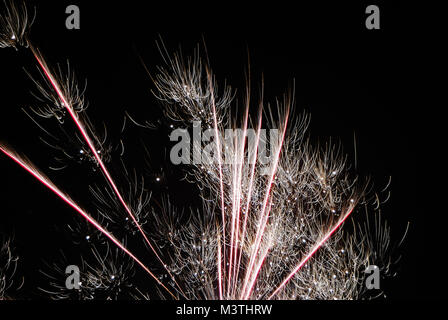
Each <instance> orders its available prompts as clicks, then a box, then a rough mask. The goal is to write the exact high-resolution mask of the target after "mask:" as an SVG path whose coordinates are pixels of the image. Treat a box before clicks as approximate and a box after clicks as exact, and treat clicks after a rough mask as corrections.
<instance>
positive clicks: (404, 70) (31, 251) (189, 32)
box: [0, 0, 439, 299]
mask: <svg viewBox="0 0 448 320" xmlns="http://www.w3.org/2000/svg"><path fill="white" fill-rule="evenodd" d="M33 2H34V3H36V9H37V17H36V21H35V25H34V26H33V28H32V33H31V39H32V40H33V41H34V43H35V45H36V46H38V47H39V48H40V49H41V51H42V53H43V54H44V55H45V57H46V58H47V59H48V62H49V63H51V64H52V65H55V64H57V63H62V64H64V63H65V62H66V60H67V59H68V60H69V61H70V65H71V66H72V67H73V69H74V70H75V72H76V74H77V75H78V76H79V78H80V79H82V78H87V79H88V87H87V91H86V97H87V99H88V101H89V105H90V106H89V109H88V113H89V115H90V116H91V117H92V119H93V120H94V121H96V122H97V123H99V124H101V123H102V122H105V123H106V124H107V126H108V128H109V130H110V132H111V133H110V134H111V137H112V139H113V137H114V135H116V134H119V128H120V125H121V121H122V118H123V114H124V111H125V110H128V111H129V112H131V113H132V114H134V115H136V117H137V118H138V119H142V120H143V119H153V120H154V119H158V117H160V111H159V110H158V107H157V106H156V104H155V99H154V98H153V97H152V94H151V92H150V89H151V86H152V83H151V81H150V79H149V78H148V76H147V74H146V73H145V70H144V68H143V66H142V64H141V62H140V58H139V57H141V59H142V60H143V61H144V62H145V64H146V65H147V66H148V68H149V69H150V70H152V69H153V68H154V67H155V66H157V65H158V64H159V63H160V62H161V59H160V55H159V53H158V49H157V46H156V43H155V42H156V40H158V39H159V38H160V37H161V38H162V39H163V41H164V42H165V44H166V46H167V48H168V50H169V51H170V52H172V51H174V50H176V49H177V48H178V47H179V46H181V48H182V49H183V50H184V51H185V52H186V53H189V52H191V50H192V49H193V48H194V47H195V46H196V45H197V44H198V43H199V44H201V45H202V41H203V40H204V41H205V44H206V46H207V52H208V56H209V59H210V64H211V66H212V68H213V71H214V73H215V74H216V76H217V79H218V81H221V82H222V81H224V80H226V81H227V82H228V83H229V84H230V85H232V86H233V87H235V88H243V87H244V72H245V70H246V67H247V55H248V52H249V56H250V64H251V72H252V83H254V84H255V86H258V85H259V83H260V82H261V77H262V76H263V78H264V81H265V89H266V91H265V96H266V98H267V100H270V101H273V100H274V98H275V97H277V96H281V95H282V94H283V92H284V91H285V90H286V89H288V88H290V87H291V84H292V83H293V80H294V81H295V93H296V112H297V113H299V112H301V111H303V110H306V111H307V112H309V113H310V114H311V127H310V130H311V131H310V133H311V136H312V139H314V141H326V139H328V138H330V137H331V138H332V139H334V141H341V142H342V144H343V146H344V150H345V151H346V152H347V153H348V154H349V157H350V158H349V159H350V161H353V136H354V134H355V135H356V140H357V164H358V168H357V171H358V172H359V173H360V175H362V176H369V177H371V179H372V181H374V182H375V187H376V188H377V189H381V188H382V186H384V185H385V184H386V183H387V181H388V178H389V176H392V184H391V186H390V191H391V199H390V201H389V202H388V203H387V204H386V205H385V206H384V208H383V213H384V214H385V217H386V218H387V219H388V221H390V223H391V226H392V227H393V228H392V236H393V237H394V238H395V239H398V240H399V239H400V238H401V235H402V234H403V231H404V229H405V227H406V224H407V223H408V222H410V230H409V233H408V238H407V240H406V242H405V244H404V247H403V249H402V260H401V262H400V263H399V264H398V266H397V268H398V269H397V270H398V275H397V277H396V278H395V279H394V280H393V281H390V283H388V288H387V295H388V297H390V298H392V299H419V298H434V297H438V296H439V291H437V290H438V289H437V285H435V284H434V281H433V280H432V279H431V278H428V275H426V276H422V270H421V268H422V263H421V261H422V259H426V256H427V255H431V253H432V251H431V250H435V249H430V248H431V247H432V244H433V243H436V242H437V239H435V235H434V232H431V231H430V230H431V228H432V222H429V221H428V220H427V215H426V214H425V213H423V212H422V209H423V207H422V206H421V204H420V203H419V195H418V186H417V179H416V175H415V173H416V171H417V167H416V153H418V149H417V148H416V145H415V136H416V134H415V121H416V118H415V110H413V109H412V108H411V107H410V105H409V104H408V103H407V101H408V99H409V97H410V95H412V93H411V92H409V90H408V87H407V82H408V79H409V78H408V77H409V75H410V73H412V68H413V66H414V64H415V63H416V62H415V60H414V59H413V57H412V56H411V55H410V54H409V50H410V44H409V42H408V40H409V35H408V33H407V31H406V28H405V27H404V26H403V24H402V21H403V19H404V13H403V10H402V9H403V6H402V4H400V2H396V3H395V4H394V5H392V4H388V5H383V6H381V30H371V31H369V30H367V29H366V28H365V26H364V19H365V16H366V15H365V13H364V10H365V6H364V5H363V4H359V3H358V4H352V5H349V4H344V5H336V4H333V5H326V4H323V3H318V4H316V5H315V6H305V5H298V6H294V7H292V6H291V5H290V4H286V3H280V2H278V3H273V4H257V5H253V6H247V7H244V8H243V7H242V6H241V5H238V4H230V3H222V4H219V5H217V4H213V6H212V5H211V4H208V5H200V4H198V3H191V4H189V3H185V2H184V3H183V4H182V5H181V6H179V5H177V4H175V3H171V2H170V3H166V4H165V5H155V4H152V3H151V4H147V5H143V4H141V2H144V1H126V2H121V3H117V4H115V3H114V4H112V3H109V2H106V1H104V2H101V4H99V3H98V1H95V3H96V5H93V4H92V1H79V0H77V1H65V0H64V1H58V2H57V4H55V3H53V2H52V1H31V2H30V3H33ZM68 4H78V5H79V7H80V9H81V29H80V30H67V29H66V28H65V18H66V14H65V7H66V6H67V5H68ZM23 68H25V69H26V70H28V71H30V72H32V73H33V74H34V75H35V76H38V73H37V71H36V68H35V65H34V63H33V60H32V57H31V55H30V54H29V52H28V51H26V50H23V49H20V50H19V52H15V51H14V50H12V49H8V50H7V49H4V50H1V51H0V70H1V72H0V79H1V80H0V82H1V83H2V85H1V86H0V97H1V108H2V113H1V116H0V140H2V141H7V142H8V143H9V144H10V145H12V146H14V148H15V149H17V150H20V151H21V152H23V153H25V154H27V155H28V157H29V158H31V159H32V160H33V162H35V163H36V164H37V165H38V166H39V167H41V168H45V167H47V166H48V163H49V161H50V156H51V154H50V153H51V150H50V149H48V148H46V147H44V146H43V144H42V143H41V142H40V141H39V139H38V136H39V130H38V129H37V128H36V127H35V126H34V124H33V123H32V122H31V121H30V120H29V119H28V118H27V117H26V115H25V114H24V113H23V112H22V111H21V108H22V107H25V108H26V107H28V106H30V105H31V106H32V105H35V104H36V100H35V99H34V98H33V97H32V95H31V94H30V91H31V89H32V90H33V91H35V90H34V87H33V84H32V82H31V81H29V79H28V78H27V76H26V74H25V73H24V72H23ZM239 92H240V93H241V92H242V91H241V90H240V91H239ZM117 132H118V133H117ZM148 139H149V140H147V141H146V142H145V143H146V144H147V145H150V146H151V148H152V149H151V150H156V152H154V155H152V156H151V158H152V159H153V158H155V159H153V160H154V161H155V165H154V170H153V171H152V172H150V174H151V175H157V174H158V173H157V172H158V170H159V169H158V167H159V166H160V165H159V166H158V161H159V162H160V161H161V160H160V159H159V160H157V158H158V157H157V154H161V152H163V148H164V146H165V145H164V144H163V143H161V142H160V139H159V138H158V137H157V136H156V137H155V138H154V137H152V138H151V137H148ZM137 140H138V139H136V140H133V141H131V142H130V143H129V144H128V145H127V150H130V151H129V152H130V155H131V160H132V161H134V160H135V162H136V163H138V162H139V161H141V159H139V160H137V159H136V157H139V155H141V154H142V153H141V151H139V150H140V149H139V148H140V147H141V146H140V144H139V143H140V142H139V141H137ZM0 170H1V175H2V178H1V180H0V181H1V183H0V199H1V201H2V212H1V215H2V217H1V220H0V221H1V222H0V231H2V232H4V233H7V234H11V233H14V234H15V240H16V246H17V248H18V252H19V253H20V254H21V256H23V258H22V259H21V263H22V264H23V266H22V267H21V269H20V272H22V273H23V274H24V275H28V277H27V278H26V286H25V292H27V294H28V295H30V296H31V297H36V296H38V293H36V292H34V291H33V290H32V287H33V285H40V284H41V283H40V282H39V281H40V280H38V279H37V278H38V273H37V272H36V270H38V269H39V268H41V267H42V260H47V261H51V259H52V258H54V257H55V256H57V254H58V250H59V249H60V246H64V245H65V246H68V245H69V244H67V243H66V242H64V241H67V239H66V238H65V237H64V234H63V233H62V234H61V232H58V229H60V227H61V225H64V223H67V221H70V219H71V217H72V216H73V214H74V213H73V212H72V210H71V209H69V208H66V206H65V205H64V204H63V203H61V201H59V200H58V199H56V198H55V197H54V196H53V195H52V194H50V193H49V192H48V191H47V190H45V189H44V188H43V187H42V186H41V185H38V184H37V183H36V182H35V181H34V180H33V179H32V178H31V177H28V176H27V174H26V173H25V172H23V170H21V169H20V168H18V167H17V166H16V165H14V164H13V163H12V162H11V161H9V160H7V159H5V157H0ZM64 174H65V176H64V175H63V174H60V173H59V174H56V175H52V177H54V178H55V180H56V181H57V183H58V184H59V185H61V186H62V187H63V188H65V190H67V191H69V192H70V193H71V194H73V196H74V197H78V199H83V197H85V193H83V191H79V190H80V189H82V188H83V187H85V186H86V185H87V184H88V183H90V182H91V181H93V180H92V179H93V178H91V177H87V178H86V179H85V181H84V178H81V177H80V176H79V175H78V174H77V173H76V170H68V172H67V173H65V172H64ZM61 175H62V177H61ZM176 179H177V177H176V176H169V174H166V176H165V179H164V180H163V181H162V182H163V183H162V184H158V185H156V186H151V185H150V186H149V187H150V188H153V189H154V190H153V191H154V192H155V193H157V192H160V193H161V192H164V191H165V190H169V191H168V192H169V193H171V194H179V193H180V192H181V190H182V186H179V185H178V181H177V180H176ZM184 197H185V196H179V198H180V200H178V201H180V203H181V204H182V202H183V201H184V200H183V198H184ZM187 198H188V196H187ZM84 204H85V205H88V203H87V202H86V203H84Z"/></svg>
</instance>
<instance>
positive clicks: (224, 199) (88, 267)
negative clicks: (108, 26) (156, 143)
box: [0, 4, 391, 300]
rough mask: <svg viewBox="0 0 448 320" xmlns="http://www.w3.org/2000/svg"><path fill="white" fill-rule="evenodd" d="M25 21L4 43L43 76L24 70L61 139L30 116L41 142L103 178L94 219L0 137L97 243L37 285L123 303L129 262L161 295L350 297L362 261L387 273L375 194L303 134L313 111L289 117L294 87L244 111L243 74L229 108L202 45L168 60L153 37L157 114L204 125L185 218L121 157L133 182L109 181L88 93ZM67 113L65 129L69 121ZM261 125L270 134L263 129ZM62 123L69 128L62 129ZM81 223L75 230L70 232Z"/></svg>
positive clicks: (63, 294) (330, 148) (13, 16)
mask: <svg viewBox="0 0 448 320" xmlns="http://www.w3.org/2000/svg"><path fill="white" fill-rule="evenodd" d="M32 21H33V19H30V18H29V16H28V14H27V11H26V8H25V7H20V8H18V7H16V6H14V5H13V4H10V5H9V6H7V9H6V14H5V15H4V16H1V19H0V27H1V29H0V46H1V47H3V48H5V47H14V48H16V49H17V48H18V46H24V47H27V48H29V50H30V52H31V53H32V55H33V57H34V59H35V62H36V65H37V66H38V68H39V70H40V73H41V77H42V79H43V80H40V81H39V80H36V78H34V77H33V81H34V82H35V83H36V84H37V88H38V91H39V96H40V97H39V102H40V103H41V104H43V106H41V107H40V108H34V109H33V111H34V113H33V115H35V116H37V117H40V118H47V119H48V118H53V117H54V118H55V119H57V121H58V125H59V127H60V128H61V129H62V132H63V133H64V134H63V136H64V137H65V138H60V137H58V136H57V134H55V133H49V132H48V131H47V130H46V129H45V128H44V126H43V125H41V124H40V123H39V120H37V119H35V118H34V117H32V119H33V121H35V122H36V123H37V124H38V125H39V127H40V128H41V129H42V130H44V132H45V133H46V134H47V135H48V136H50V138H51V141H52V142H51V143H50V142H47V144H50V145H52V146H53V147H54V148H55V149H57V150H59V151H62V152H63V153H64V154H65V155H67V156H68V157H69V158H71V159H73V158H79V157H80V155H81V156H82V157H83V158H87V159H89V160H90V161H89V164H90V165H91V166H92V167H93V168H95V170H96V171H97V172H100V173H101V175H102V177H103V184H100V185H95V186H91V187H90V192H91V195H92V198H93V200H94V201H93V203H95V205H96V208H97V216H98V217H96V218H94V217H93V215H91V214H89V213H87V211H85V210H84V209H82V208H81V207H80V206H79V205H78V204H77V203H76V202H75V201H74V200H72V199H71V198H70V197H69V196H68V195H67V194H66V193H64V192H63V191H61V189H59V188H58V187H56V186H55V185H54V184H53V182H52V181H51V180H50V179H49V178H47V177H46V176H45V175H44V174H43V173H41V172H40V171H39V170H38V169H36V168H35V167H34V166H33V165H32V164H31V163H30V162H29V161H28V160H26V159H25V158H24V157H21V156H19V155H18V154H17V153H16V152H14V151H13V150H12V149H11V148H8V147H6V146H4V145H0V151H1V152H2V153H3V154H4V155H6V156H8V157H9V158H10V159H12V160H13V161H14V162H15V163H17V164H18V165H20V166H21V167H22V168H23V169H25V170H26V171H27V172H28V173H30V174H31V175H32V176H34V177H35V178H36V179H37V180H38V181H39V182H41V183H42V184H43V185H44V186H46V187H47V188H48V189H50V190H51V191H53V193H55V194H56V195H57V196H58V197H59V198H61V199H62V200H63V201H64V202H65V203H67V204H68V205H69V206H70V207H72V208H73V209H74V210H75V211H76V212H77V213H78V214H80V216H81V217H83V218H84V219H85V221H87V222H88V224H89V226H90V228H93V229H94V230H96V233H95V232H94V233H91V234H89V236H88V239H87V240H89V241H91V242H94V241H95V242H96V243H95V244H94V245H93V247H92V248H93V249H92V250H91V254H92V255H93V257H94V263H93V264H89V263H87V262H86V261H85V260H82V262H81V267H82V269H83V270H84V274H83V277H82V278H83V280H82V281H81V289H80V290H78V291H76V292H71V291H68V289H67V288H65V287H64V283H63V282H60V281H59V280H58V279H60V275H61V274H63V271H64V269H63V267H62V266H61V265H60V264H55V265H54V266H53V267H52V270H53V271H55V273H56V274H59V277H58V276H54V275H50V274H49V275H48V277H49V279H50V285H51V286H52V289H48V290H47V289H44V291H45V292H47V293H49V294H51V295H52V297H53V298H56V299H67V298H76V299H94V298H97V297H99V296H101V297H105V298H107V299H118V298H120V297H122V294H121V293H120V292H121V290H122V289H123V288H124V287H127V288H129V287H132V281H131V280H132V278H133V275H134V272H135V270H134V266H135V265H139V266H140V267H141V268H143V269H144V271H145V272H146V273H147V274H148V275H149V276H150V277H152V278H153V279H154V280H155V282H156V283H157V284H158V285H159V287H160V288H161V290H160V297H172V298H175V299H179V298H183V299H242V300H247V299H337V300H339V299H358V298H361V297H363V296H365V293H366V289H365V286H364V279H365V273H364V271H365V269H366V268H367V267H368V266H369V265H373V264H375V265H378V266H379V267H380V269H381V271H382V275H383V276H385V275H386V274H387V272H388V271H389V267H390V265H391V260H390V259H389V258H388V257H390V253H391V246H390V244H389V228H388V227H387V226H385V225H384V224H383V223H382V220H381V218H380V215H379V202H380V201H379V200H378V198H375V197H373V199H374V203H375V205H374V207H375V206H376V208H374V210H373V211H374V212H373V213H369V211H371V209H370V207H371V200H372V197H368V196H367V193H366V190H367V186H368V184H367V183H362V182H360V181H359V179H358V177H357V176H356V175H354V174H353V173H352V171H351V170H350V168H349V165H348V163H347V162H348V161H347V158H346V157H344V155H343V153H342V151H341V147H338V146H335V145H332V144H327V145H325V146H324V147H313V146H312V145H311V143H310V141H309V140H308V138H307V135H306V129H307V127H308V124H309V116H307V115H305V114H304V115H302V116H301V117H299V118H294V117H293V116H292V114H293V113H292V109H293V108H294V92H293V91H292V92H290V93H289V94H286V95H285V96H284V97H283V99H280V100H278V101H276V103H275V104H274V105H270V104H267V103H266V102H265V101H264V98H263V90H261V92H262V94H261V97H260V98H259V99H258V101H255V105H256V109H258V112H257V114H256V115H255V116H253V115H252V112H251V109H253V108H251V106H252V105H253V104H254V102H253V101H252V100H253V99H252V94H251V85H250V82H249V81H248V85H247V88H246V92H245V95H244V97H243V101H244V102H243V106H242V110H243V113H242V114H243V116H242V117H238V116H235V115H233V114H232V112H231V110H232V108H233V107H234V105H236V103H235V102H234V99H233V98H234V96H235V93H234V91H233V90H232V89H231V88H230V87H229V86H224V89H222V90H220V91H218V86H217V81H216V80H215V78H214V76H213V74H212V71H211V68H210V66H209V64H208V62H206V61H203V60H202V59H201V58H200V54H199V50H197V51H196V52H195V54H194V55H193V58H186V59H184V58H183V56H182V54H181V53H178V54H175V55H173V56H171V55H170V54H168V51H167V50H166V49H165V46H164V45H163V44H162V43H159V48H160V51H161V52H162V56H163V58H164V61H165V65H164V66H160V67H159V68H158V69H157V72H156V73H155V74H151V78H152V80H153V81H154V87H155V90H154V95H155V96H156V97H157V98H158V99H159V101H160V102H161V104H162V105H163V111H164V113H165V115H166V118H167V119H169V120H170V121H172V122H174V123H175V124H176V126H177V127H179V126H184V127H187V128H188V127H189V126H190V125H191V124H192V123H193V124H197V123H200V124H201V125H204V126H205V128H206V129H207V130H209V141H212V143H210V144H209V145H208V146H207V148H208V149H207V151H208V157H207V156H204V153H203V150H202V142H201V141H199V143H197V142H193V148H192V149H193V150H191V151H192V153H193V154H199V155H200V161H193V163H190V164H189V165H188V166H185V168H187V170H186V171H185V175H186V179H187V180H188V181H190V182H191V183H194V184H196V185H197V186H199V189H200V190H201V191H200V196H201V199H202V208H201V209H197V210H190V211H189V210H181V211H182V212H183V213H180V212H178V210H177V209H176V208H174V207H173V205H172V204H171V203H170V201H169V200H168V198H165V199H163V201H160V202H157V201H155V200H153V199H151V195H150V193H149V192H148V191H147V189H146V188H145V176H142V177H139V176H138V175H137V173H136V172H135V171H134V172H133V173H132V171H131V170H129V169H127V168H126V166H125V165H124V164H123V166H122V167H123V172H124V173H123V175H124V176H125V177H126V178H127V179H128V187H127V188H121V187H120V186H119V185H118V184H117V183H116V179H115V177H114V176H113V175H112V174H111V173H110V172H109V170H108V167H107V163H108V162H109V161H113V160H114V159H113V157H112V156H111V155H110V153H111V152H110V151H111V147H107V146H106V139H105V138H104V137H102V136H101V135H99V134H97V133H96V132H97V131H96V130H95V127H94V126H93V125H92V123H91V122H90V120H89V119H88V117H87V115H86V107H87V104H86V100H85V97H84V91H85V90H84V88H85V87H84V86H78V84H77V82H76V79H75V77H74V75H73V72H71V71H70V69H68V70H69V71H68V72H65V73H64V72H63V70H62V68H60V67H59V68H58V72H53V71H52V70H51V68H50V67H49V65H48V64H47V63H46V61H45V59H44V57H43V55H42V54H41V53H40V51H39V50H38V49H37V48H36V47H34V46H33V45H32V43H31V41H30V39H29V37H28V30H29V27H30V25H31V23H32ZM249 73H250V72H249ZM248 78H249V77H248ZM240 108H241V107H240ZM27 114H28V113H27ZM129 119H130V120H131V122H132V123H136V121H134V120H133V119H132V118H130V117H129ZM68 121H70V122H71V123H72V124H73V127H71V128H69V127H66V123H67V122H68ZM238 128H240V129H238ZM263 128H268V129H270V130H275V132H276V134H275V135H270V136H269V137H267V136H266V134H265V131H264V129H263ZM69 129H71V130H73V129H74V130H75V132H72V133H68V132H67V130H69ZM187 131H188V130H186V129H185V130H184V132H187ZM70 136H71V137H75V138H72V139H69V140H70V147H67V144H66V143H61V141H63V140H64V139H67V137H70ZM267 144H269V148H268V149H266V145H267ZM148 149H149V150H150V146H148ZM73 150H75V151H74V152H75V153H76V154H73ZM188 150H189V151H190V149H188ZM267 152H269V156H268V155H267ZM58 160H60V159H58ZM196 160H197V159H196ZM63 167H64V166H63ZM361 210H364V211H365V213H366V214H365V215H364V216H365V217H364V216H360V211H361ZM355 212H356V214H355ZM187 213H188V214H187ZM355 215H357V217H355ZM371 216H373V217H374V218H372V217H371ZM366 217H367V218H366ZM369 217H370V218H369ZM356 219H359V221H360V222H356V221H357V220H356ZM371 220H373V221H374V223H373V224H372V223H369V221H371ZM80 229H82V227H80V228H78V227H76V226H75V227H70V230H71V232H73V233H75V234H76V233H78V234H79V233H80ZM117 229H118V230H121V231H116V232H115V230H117ZM110 230H114V232H115V233H114V232H112V231H110ZM114 234H120V237H122V238H123V239H121V240H119V238H118V237H116V236H115V235H114ZM128 236H132V237H137V236H139V237H141V238H142V239H143V241H144V244H145V246H146V247H147V248H148V251H149V254H150V255H151V256H153V257H154V260H155V261H157V263H158V264H157V267H155V268H156V269H157V270H158V271H157V272H156V271H154V270H153V269H151V268H149V267H148V266H147V265H145V264H144V263H143V262H142V260H140V258H137V256H136V255H135V254H134V253H132V252H131V251H130V249H129V248H128V247H127V246H126V239H127V237H128ZM105 239H106V240H107V241H106V240H105ZM110 245H114V246H115V248H113V249H112V248H110V247H109V246H110ZM103 251H104V252H105V253H104V252H103ZM7 252H9V251H7ZM9 256H10V255H9ZM8 261H11V259H9V260H8ZM0 267H1V266H0ZM2 270H3V269H0V277H1V276H2V275H1V272H2ZM5 279H6V278H5V277H3V278H0V297H2V294H3V293H2V291H5V288H6V287H7V284H6V280H5ZM2 288H3V289H2ZM141 289H142V288H139V289H136V287H135V286H134V289H133V293H132V294H130V295H129V298H137V297H138V298H145V297H147V295H146V294H142V291H141Z"/></svg>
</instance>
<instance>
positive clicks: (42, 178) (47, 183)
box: [0, 145, 177, 299]
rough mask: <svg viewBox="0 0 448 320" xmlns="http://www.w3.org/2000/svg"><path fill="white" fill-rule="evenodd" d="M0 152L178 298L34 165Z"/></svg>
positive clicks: (0, 146)
mask: <svg viewBox="0 0 448 320" xmlns="http://www.w3.org/2000/svg"><path fill="white" fill-rule="evenodd" d="M0 151H1V152H3V153H4V154H5V155H7V156H8V157H9V158H11V159H12V160H14V161H15V162H16V163H17V164H19V165H20V166H21V167H22V168H23V169H25V170H26V171H28V173H30V174H31V175H32V176H34V177H35V178H36V179H38V180H39V182H41V183H42V184H43V185H45V186H46V187H47V188H49V189H50V190H51V191H53V192H54V193H55V194H56V195H57V196H58V197H59V198H61V199H62V200H64V201H65V203H67V204H68V205H70V206H71V207H72V208H73V209H75V210H76V211H77V212H78V213H79V214H80V215H81V216H83V217H84V218H85V219H86V220H87V221H88V222H89V223H90V224H92V225H93V226H94V227H95V228H96V229H98V230H99V231H100V232H101V233H102V234H104V235H105V236H106V237H107V238H109V239H110V240H111V241H112V242H113V243H114V244H115V245H116V246H117V247H119V248H120V249H121V250H123V251H124V252H125V253H126V254H127V255H128V256H130V257H131V258H132V259H133V260H134V261H135V262H137V263H138V264H139V265H140V266H141V267H142V268H143V269H144V270H145V271H146V272H147V273H148V274H149V275H150V276H151V277H152V278H153V279H154V280H156V281H157V283H158V284H159V285H160V286H161V287H163V288H164V289H165V290H166V291H167V292H168V293H169V294H170V295H171V296H172V297H173V298H174V299H177V297H176V296H175V295H174V294H173V293H172V292H171V291H170V290H169V289H168V288H167V287H166V286H165V285H164V284H163V283H162V282H160V280H159V279H157V277H156V276H155V275H154V274H153V273H152V272H151V270H149V268H148V267H146V266H145V265H144V264H143V262H141V261H140V260H139V259H138V258H137V257H136V256H135V255H134V254H133V253H132V252H130V251H129V250H128V249H127V248H126V247H125V246H124V245H123V244H122V243H121V242H120V241H119V240H117V239H116V238H115V237H114V236H113V235H112V234H111V233H110V232H109V231H107V230H106V229H104V228H103V227H102V226H101V225H100V224H99V223H98V222H97V221H96V220H95V219H93V218H92V217H91V216H90V215H89V214H88V213H86V212H85V211H84V210H83V209H81V208H80V207H79V206H78V205H77V204H76V203H75V202H74V201H73V200H72V199H70V198H69V197H68V196H67V195H66V194H65V193H63V192H62V191H61V190H59V188H58V187H56V186H55V185H54V184H53V183H52V182H51V181H50V180H49V179H48V178H46V177H45V176H44V175H43V174H42V173H40V172H39V171H38V170H37V169H35V168H33V166H32V165H30V164H27V162H26V161H24V160H23V159H22V158H21V157H20V156H18V155H17V154H15V153H14V152H12V151H10V150H9V149H8V148H6V147H4V146H2V145H0Z"/></svg>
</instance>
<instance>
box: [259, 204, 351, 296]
mask: <svg viewBox="0 0 448 320" xmlns="http://www.w3.org/2000/svg"><path fill="white" fill-rule="evenodd" d="M354 208H355V205H354V204H352V205H351V206H350V208H349V209H348V210H347V213H346V214H345V216H344V217H343V218H342V219H341V220H340V221H339V222H338V223H337V224H336V225H335V226H334V227H333V228H332V229H330V231H329V232H328V233H327V234H326V235H325V236H324V237H323V238H322V240H320V241H318V242H317V243H316V245H315V246H314V247H313V249H312V250H311V251H310V253H308V254H307V255H306V256H305V257H304V258H303V259H302V261H300V263H299V264H298V265H297V266H296V267H295V268H294V270H293V271H292V272H291V273H290V274H289V275H288V276H287V277H286V278H285V280H283V282H282V283H281V284H280V285H279V286H278V287H277V289H275V291H274V292H273V293H272V294H271V295H270V296H269V297H268V300H270V299H271V298H272V297H273V296H275V295H276V294H277V293H279V292H280V290H282V289H283V287H284V286H285V285H286V284H287V283H288V281H289V280H291V279H292V277H294V275H295V274H296V273H297V272H298V271H299V270H300V269H301V268H302V267H303V266H304V265H305V263H306V262H307V261H308V260H309V259H311V257H312V256H313V255H314V254H315V253H316V252H317V250H319V248H320V247H322V245H323V244H324V243H325V242H326V241H327V240H328V239H330V237H331V236H332V235H333V233H335V232H336V230H338V229H339V227H340V226H341V225H342V224H343V223H344V221H345V220H347V218H348V217H349V216H350V215H351V213H352V212H353V209H354Z"/></svg>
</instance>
